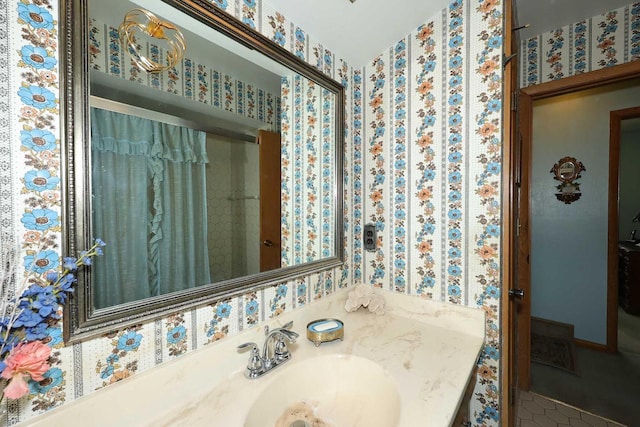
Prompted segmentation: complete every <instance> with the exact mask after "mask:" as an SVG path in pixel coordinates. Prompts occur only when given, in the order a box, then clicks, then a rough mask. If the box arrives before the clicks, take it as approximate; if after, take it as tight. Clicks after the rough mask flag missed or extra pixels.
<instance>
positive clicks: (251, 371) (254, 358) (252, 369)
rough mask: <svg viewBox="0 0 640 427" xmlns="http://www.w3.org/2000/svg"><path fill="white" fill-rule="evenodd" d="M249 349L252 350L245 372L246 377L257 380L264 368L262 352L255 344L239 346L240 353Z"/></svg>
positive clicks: (247, 343) (248, 343) (249, 343)
mask: <svg viewBox="0 0 640 427" xmlns="http://www.w3.org/2000/svg"><path fill="white" fill-rule="evenodd" d="M248 348H250V349H251V354H250V355H249V362H248V363H247V369H246V370H245V372H244V375H245V376H246V377H247V378H256V377H258V376H259V375H260V371H261V370H262V368H263V363H262V359H261V358H260V351H259V350H258V345H257V344H256V343H254V342H246V343H244V344H240V345H239V346H238V351H245V350H246V349H248Z"/></svg>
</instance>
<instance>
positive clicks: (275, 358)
mask: <svg viewBox="0 0 640 427" xmlns="http://www.w3.org/2000/svg"><path fill="white" fill-rule="evenodd" d="M292 326H293V321H291V322H289V323H287V324H286V325H284V326H282V327H281V328H276V329H273V330H271V331H269V326H265V327H264V333H265V335H266V336H267V337H266V339H265V341H264V345H263V346H262V355H260V352H259V350H258V345H257V344H256V343H253V342H247V343H244V344H241V345H239V346H238V351H244V350H246V349H251V354H250V355H249V362H248V363H247V369H246V370H245V372H244V375H245V376H246V377H247V378H258V377H261V376H262V375H264V374H266V373H267V372H269V371H270V370H272V369H274V368H276V367H278V366H280V365H282V364H283V363H284V362H286V361H287V360H289V359H291V352H290V351H289V348H288V347H287V341H288V342H290V343H294V342H295V341H296V338H298V334H297V333H295V332H293V331H292V330H290V329H291V327H292Z"/></svg>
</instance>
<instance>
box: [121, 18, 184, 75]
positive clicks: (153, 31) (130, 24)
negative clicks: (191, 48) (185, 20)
mask: <svg viewBox="0 0 640 427" xmlns="http://www.w3.org/2000/svg"><path fill="white" fill-rule="evenodd" d="M138 31H140V32H142V33H143V34H146V35H147V36H149V37H151V38H154V39H159V40H164V41H166V43H167V45H168V48H167V50H166V56H167V57H166V64H160V63H158V62H155V61H153V60H151V59H149V58H148V57H147V56H145V55H143V54H142V53H141V52H140V51H139V50H138V46H137V43H136V33H137V32H138ZM118 33H119V35H120V41H121V42H122V44H123V45H124V46H125V47H126V50H127V52H129V54H130V55H131V58H132V59H133V61H134V62H135V63H136V65H138V67H140V68H141V69H143V70H145V71H147V72H148V73H159V72H161V71H165V70H168V69H170V68H171V67H173V66H175V65H176V64H177V63H178V62H179V61H180V60H181V59H182V57H183V56H184V52H185V50H186V49H187V45H186V43H185V41H184V36H183V35H182V32H181V31H180V30H179V29H178V27H176V26H175V25H173V24H172V23H170V22H167V21H161V20H160V19H158V17H157V16H156V15H154V14H153V13H151V12H149V11H148V10H145V9H131V10H130V11H129V12H127V13H126V15H125V16H124V21H122V24H120V27H119V28H118Z"/></svg>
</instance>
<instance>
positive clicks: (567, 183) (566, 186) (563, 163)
mask: <svg viewBox="0 0 640 427" xmlns="http://www.w3.org/2000/svg"><path fill="white" fill-rule="evenodd" d="M585 171H586V169H585V167H584V165H583V164H582V162H579V161H578V160H576V159H575V157H563V158H561V159H560V160H558V163H556V164H554V165H553V167H552V168H551V171H550V172H551V173H552V174H553V179H555V180H558V181H560V184H558V185H556V189H557V190H558V191H559V192H558V193H556V198H557V199H558V200H560V201H561V202H564V203H565V204H567V205H568V204H570V203H573V202H575V201H576V200H578V199H579V198H580V196H582V193H581V192H580V183H579V182H577V181H576V180H577V179H578V178H581V177H582V176H581V175H580V173H581V172H585Z"/></svg>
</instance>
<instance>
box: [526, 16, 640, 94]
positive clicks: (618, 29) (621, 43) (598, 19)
mask: <svg viewBox="0 0 640 427" xmlns="http://www.w3.org/2000/svg"><path fill="white" fill-rule="evenodd" d="M519 56H520V70H521V74H520V85H521V87H527V86H531V85H536V84H540V83H544V82H548V81H551V80H558V79H561V78H563V77H569V76H574V75H577V74H582V73H586V72H589V71H594V70H598V69H601V68H605V67H611V66H613V65H618V64H624V63H626V62H630V61H634V60H637V59H639V58H640V3H631V4H630V5H628V6H625V7H621V8H619V9H616V10H612V11H609V12H606V13H603V14H602V15H597V16H594V17H592V18H590V19H587V20H584V21H580V22H575V23H573V24H571V25H567V26H564V27H562V28H558V29H556V30H553V31H549V32H547V33H544V34H540V35H538V36H536V37H532V38H529V39H526V40H523V41H522V44H521V46H520V55H519Z"/></svg>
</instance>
